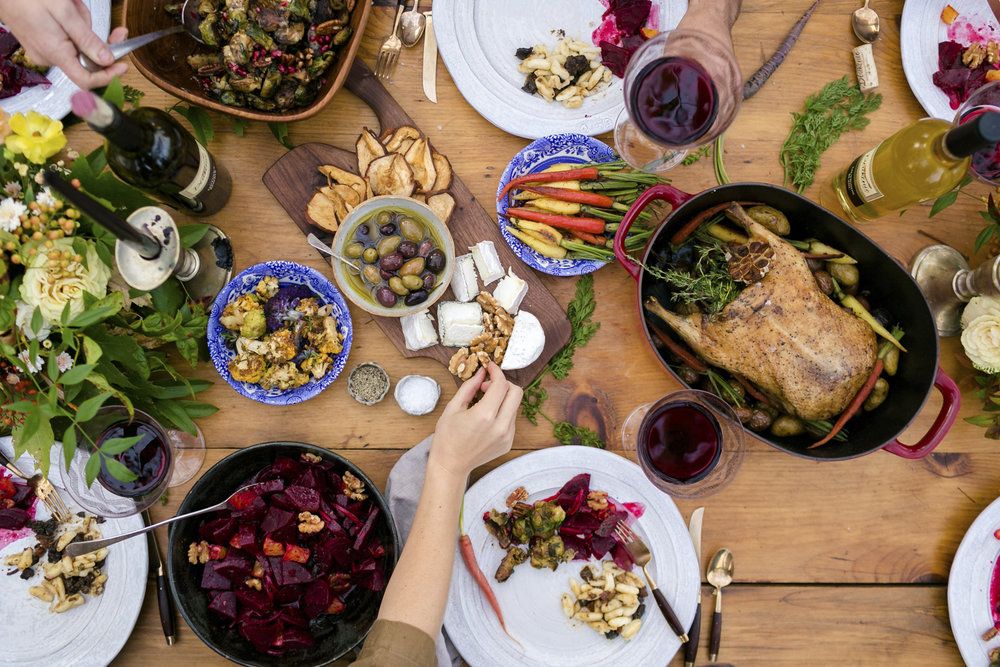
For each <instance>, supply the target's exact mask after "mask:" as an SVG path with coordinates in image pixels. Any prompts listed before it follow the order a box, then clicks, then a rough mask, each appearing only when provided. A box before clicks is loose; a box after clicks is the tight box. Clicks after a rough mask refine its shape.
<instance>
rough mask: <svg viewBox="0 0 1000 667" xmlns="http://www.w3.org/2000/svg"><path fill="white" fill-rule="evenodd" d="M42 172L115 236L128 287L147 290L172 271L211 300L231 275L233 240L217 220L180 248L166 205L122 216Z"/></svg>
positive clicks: (52, 173) (118, 262) (194, 293)
mask: <svg viewBox="0 0 1000 667" xmlns="http://www.w3.org/2000/svg"><path fill="white" fill-rule="evenodd" d="M43 173H44V178H45V183H46V185H49V186H50V187H52V188H53V189H54V190H56V191H58V192H59V193H60V194H62V195H63V196H64V197H65V198H66V199H67V200H68V201H70V202H71V203H72V204H73V205H74V206H76V207H77V208H79V209H80V210H81V211H82V212H83V213H86V214H87V215H88V216H90V217H91V218H92V219H93V220H95V221H96V222H97V223H99V224H100V225H101V226H102V227H105V228H106V229H107V230H108V231H110V232H111V233H112V234H114V235H115V236H116V237H117V238H118V240H117V241H116V242H115V264H116V266H117V268H118V272H119V273H121V275H122V278H124V279H125V282H126V283H128V284H129V285H130V286H131V287H134V288H135V289H138V290H142V291H144V292H149V291H152V290H154V289H156V288H157V287H159V286H160V285H162V284H163V283H164V282H166V280H167V279H168V278H169V277H170V276H176V278H177V279H178V280H180V281H181V282H183V283H184V284H185V287H186V289H187V292H188V294H189V295H190V296H191V298H192V299H195V300H211V299H214V298H215V296H216V295H217V294H218V293H219V292H220V291H221V290H222V288H223V287H225V286H226V283H228V282H229V279H230V278H232V275H233V252H232V245H231V243H230V241H229V237H228V236H226V234H225V233H224V232H223V231H222V230H221V229H219V228H218V227H216V226H215V225H208V231H207V232H206V233H205V235H204V236H203V237H202V238H201V239H200V240H199V241H198V242H197V243H195V244H194V246H193V247H191V248H184V247H183V245H182V243H181V239H180V234H179V232H178V229H177V223H176V222H174V219H173V217H172V216H171V215H170V214H169V213H168V212H167V211H166V210H164V209H162V208H160V207H158V206H143V207H142V208H140V209H137V210H135V211H134V212H133V213H132V214H131V215H130V216H129V217H128V219H127V220H122V219H121V218H120V217H118V216H117V215H115V214H114V213H112V212H111V211H109V210H108V209H107V208H105V207H104V206H102V205H101V204H99V203H97V202H96V201H94V200H93V199H91V198H90V197H89V196H87V195H86V194H84V193H83V192H81V191H80V190H78V189H76V188H74V187H73V186H72V185H70V183H69V182H67V181H66V179H64V178H63V177H62V176H61V175H59V174H58V173H57V172H55V171H51V170H47V171H45V172H43Z"/></svg>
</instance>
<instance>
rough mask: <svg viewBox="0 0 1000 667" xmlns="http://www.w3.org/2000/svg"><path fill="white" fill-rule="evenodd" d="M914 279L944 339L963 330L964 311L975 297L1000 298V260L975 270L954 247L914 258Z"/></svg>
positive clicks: (935, 247)
mask: <svg viewBox="0 0 1000 667" xmlns="http://www.w3.org/2000/svg"><path fill="white" fill-rule="evenodd" d="M910 275H912V276H913V280H914V281H916V283H917V286H918V287H920V291H921V292H923V294H924V298H925V299H927V305H928V306H930V309H931V315H933V316H934V326H935V327H936V328H937V332H938V335H940V336H954V335H956V334H958V333H959V332H960V331H961V330H962V326H961V317H962V309H963V308H964V307H965V304H966V303H968V302H969V300H970V299H971V298H972V297H974V296H1000V256H997V257H994V258H993V259H991V260H989V261H986V262H983V263H982V264H981V265H980V266H979V267H978V268H977V269H975V270H972V269H971V268H970V267H969V263H968V262H967V261H966V259H965V257H963V256H962V253H960V252H958V251H957V250H955V249H954V248H952V247H951V246H948V245H943V244H941V245H932V246H928V247H926V248H924V249H923V250H921V251H920V252H918V253H917V254H916V255H914V257H913V260H912V261H911V262H910Z"/></svg>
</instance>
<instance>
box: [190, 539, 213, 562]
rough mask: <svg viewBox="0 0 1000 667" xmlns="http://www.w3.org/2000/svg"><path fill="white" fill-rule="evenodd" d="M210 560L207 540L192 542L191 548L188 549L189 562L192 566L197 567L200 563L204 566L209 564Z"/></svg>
mask: <svg viewBox="0 0 1000 667" xmlns="http://www.w3.org/2000/svg"><path fill="white" fill-rule="evenodd" d="M208 559H209V558H208V542H206V541H205V540H202V541H201V542H192V543H191V546H189V547H188V562H189V563H191V564H192V565H197V564H198V563H201V564H202V565H204V564H205V563H207V562H208Z"/></svg>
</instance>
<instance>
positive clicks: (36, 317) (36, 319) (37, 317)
mask: <svg viewBox="0 0 1000 667" xmlns="http://www.w3.org/2000/svg"><path fill="white" fill-rule="evenodd" d="M66 305H67V306H69V304H68V303H67V304H66ZM44 324H45V318H44V317H43V316H42V309H41V307H39V306H35V310H34V312H33V313H31V333H33V334H35V335H36V336H37V335H38V332H39V331H41V330H42V326H44Z"/></svg>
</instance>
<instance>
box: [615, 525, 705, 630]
mask: <svg viewBox="0 0 1000 667" xmlns="http://www.w3.org/2000/svg"><path fill="white" fill-rule="evenodd" d="M615 535H617V536H618V541H619V542H621V543H622V545H623V546H624V547H625V549H626V550H627V551H628V552H629V555H631V556H632V560H634V561H635V562H636V564H637V565H638V566H639V567H641V568H642V573H643V574H645V575H646V581H647V582H649V588H650V590H651V591H652V592H653V598H654V599H655V600H656V606H658V607H659V608H660V611H661V612H663V617H664V618H665V619H667V623H668V624H669V625H670V629H671V630H673V631H674V634H675V635H677V638H678V639H680V640H681V643H682V644H686V643H687V641H688V636H687V632H686V631H685V630H684V626H682V625H681V621H680V619H679V618H677V614H675V613H674V610H673V608H672V607H671V606H670V603H669V602H667V598H666V597H665V596H664V595H663V593H662V592H660V589H659V588H657V587H656V582H655V581H653V577H651V576H649V570H648V569H646V566H647V565H649V562H650V561H651V560H653V554H651V553H650V552H649V547H647V546H646V543H645V542H643V541H642V539H641V538H640V537H639V536H638V535H636V534H635V533H634V532H632V529H631V528H629V526H628V524H627V523H625V522H624V521H619V522H618V525H617V526H615Z"/></svg>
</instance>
